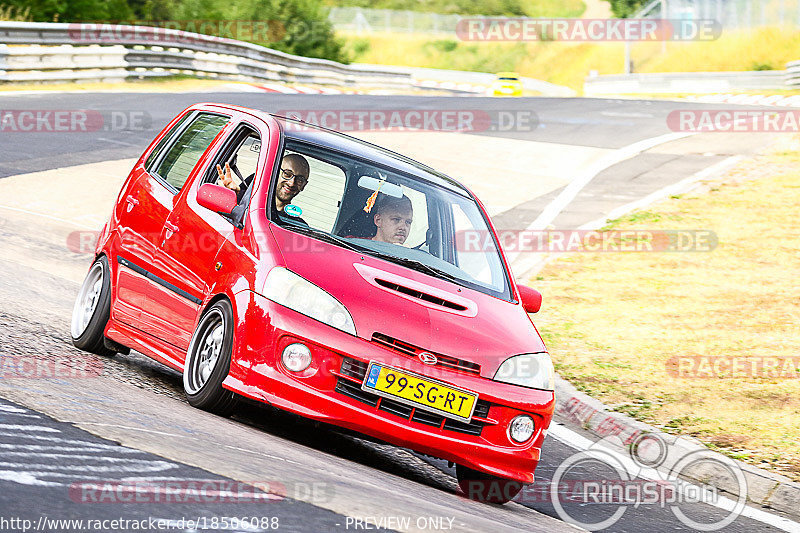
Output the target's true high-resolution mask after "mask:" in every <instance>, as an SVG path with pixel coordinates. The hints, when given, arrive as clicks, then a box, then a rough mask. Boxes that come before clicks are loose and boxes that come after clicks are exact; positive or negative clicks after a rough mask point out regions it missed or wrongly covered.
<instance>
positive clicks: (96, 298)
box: [70, 255, 116, 356]
mask: <svg viewBox="0 0 800 533" xmlns="http://www.w3.org/2000/svg"><path fill="white" fill-rule="evenodd" d="M110 312H111V269H110V268H109V266H108V259H107V258H106V256H104V255H102V256H100V257H98V258H97V259H96V260H95V262H94V263H92V266H91V267H90V268H89V272H88V274H86V278H85V279H84V280H83V284H82V285H81V288H80V290H79V291H78V296H77V298H75V305H74V306H73V308H72V322H71V324H70V333H71V336H72V344H74V345H75V347H76V348H80V349H81V350H84V351H86V352H91V353H94V354H97V355H105V356H112V355H114V354H115V353H116V352H115V351H114V350H110V349H108V348H107V347H106V345H105V337H104V335H103V331H104V330H105V329H106V324H108V318H109V314H110Z"/></svg>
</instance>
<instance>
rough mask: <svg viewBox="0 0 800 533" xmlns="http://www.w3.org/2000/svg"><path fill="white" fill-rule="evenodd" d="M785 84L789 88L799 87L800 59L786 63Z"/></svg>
mask: <svg viewBox="0 0 800 533" xmlns="http://www.w3.org/2000/svg"><path fill="white" fill-rule="evenodd" d="M786 85H788V86H789V87H791V88H795V87H800V61H792V62H791V63H787V64H786Z"/></svg>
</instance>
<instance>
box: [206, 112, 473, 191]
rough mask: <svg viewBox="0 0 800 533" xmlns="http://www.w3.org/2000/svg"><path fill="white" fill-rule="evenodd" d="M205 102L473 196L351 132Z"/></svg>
mask: <svg viewBox="0 0 800 533" xmlns="http://www.w3.org/2000/svg"><path fill="white" fill-rule="evenodd" d="M208 105H209V106H214V107H217V106H218V107H223V108H228V109H233V110H236V111H240V112H242V113H246V114H250V115H253V116H256V117H258V118H260V119H262V120H264V121H266V122H268V121H269V120H268V118H272V119H274V120H276V121H277V122H278V124H279V125H280V127H281V131H282V133H283V136H284V138H285V139H287V140H294V141H299V142H304V143H307V144H315V145H317V146H321V147H323V148H327V149H330V150H337V151H341V152H346V153H350V154H353V155H354V156H356V157H358V158H360V159H365V160H367V161H372V162H375V163H378V164H381V165H385V166H388V167H391V168H394V169H398V170H401V171H403V172H406V173H409V174H412V175H414V176H418V177H421V178H422V179H425V180H427V181H430V182H433V183H435V184H437V185H439V186H442V187H445V188H447V189H449V190H453V191H455V192H458V193H460V194H466V195H467V196H470V197H473V195H472V193H471V192H470V191H469V189H468V188H467V187H465V186H464V185H462V184H461V183H459V182H458V181H457V180H454V179H453V178H451V177H450V176H447V175H446V174H442V173H441V172H439V171H438V170H435V169H433V168H431V167H429V166H427V165H425V164H423V163H420V162H419V161H415V160H413V159H411V158H410V157H407V156H404V155H402V154H399V153H397V152H393V151H391V150H388V149H386V148H383V147H381V146H378V145H376V144H372V143H370V142H367V141H363V140H361V139H358V138H356V137H351V136H350V135H346V134H344V133H341V132H338V131H335V130H330V129H327V128H323V127H321V126H317V125H316V124H310V123H306V122H303V121H301V120H296V119H293V118H289V117H284V116H281V115H275V114H273V113H269V112H268V111H263V110H260V109H252V108H248V107H242V106H236V105H230V104H208ZM287 126H289V127H287Z"/></svg>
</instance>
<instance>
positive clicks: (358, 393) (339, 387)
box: [335, 378, 380, 407]
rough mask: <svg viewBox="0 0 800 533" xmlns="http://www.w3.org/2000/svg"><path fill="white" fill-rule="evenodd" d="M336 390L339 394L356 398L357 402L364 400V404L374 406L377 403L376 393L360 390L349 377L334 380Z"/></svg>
mask: <svg viewBox="0 0 800 533" xmlns="http://www.w3.org/2000/svg"><path fill="white" fill-rule="evenodd" d="M335 390H336V392H338V393H340V394H344V395H345V396H350V397H351V398H354V399H356V400H358V401H359V402H364V403H366V404H369V405H371V406H372V407H375V406H377V405H378V399H379V398H380V396H378V395H377V394H372V393H369V392H367V391H364V390H361V386H360V385H359V384H358V383H353V382H352V381H350V380H349V379H342V378H339V379H338V380H337V382H336V389H335Z"/></svg>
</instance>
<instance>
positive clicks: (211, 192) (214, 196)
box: [197, 183, 238, 216]
mask: <svg viewBox="0 0 800 533" xmlns="http://www.w3.org/2000/svg"><path fill="white" fill-rule="evenodd" d="M197 203H198V204H200V205H202V206H203V207H205V208H206V209H210V210H212V211H214V212H215V213H219V214H220V215H228V216H230V214H231V211H233V208H234V207H236V204H237V203H238V202H237V201H236V193H235V192H234V191H232V190H230V189H228V188H227V187H223V186H221V185H214V184H213V183H204V184H202V185H201V186H200V188H199V189H198V190H197Z"/></svg>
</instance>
